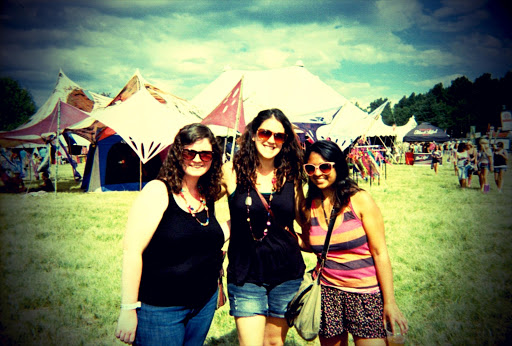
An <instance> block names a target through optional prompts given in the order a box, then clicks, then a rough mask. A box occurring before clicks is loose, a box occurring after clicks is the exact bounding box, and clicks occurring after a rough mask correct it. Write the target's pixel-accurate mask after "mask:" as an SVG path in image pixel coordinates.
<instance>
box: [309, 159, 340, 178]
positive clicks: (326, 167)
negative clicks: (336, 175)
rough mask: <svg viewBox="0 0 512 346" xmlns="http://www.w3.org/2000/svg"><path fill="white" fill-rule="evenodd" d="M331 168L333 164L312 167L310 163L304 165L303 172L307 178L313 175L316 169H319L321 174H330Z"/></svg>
mask: <svg viewBox="0 0 512 346" xmlns="http://www.w3.org/2000/svg"><path fill="white" fill-rule="evenodd" d="M333 166H334V162H324V163H321V164H319V165H314V164H312V163H306V164H305V165H304V171H305V172H306V174H307V175H309V176H311V175H313V174H315V172H316V170H317V169H319V170H320V172H321V173H322V174H329V173H331V171H332V167H333Z"/></svg>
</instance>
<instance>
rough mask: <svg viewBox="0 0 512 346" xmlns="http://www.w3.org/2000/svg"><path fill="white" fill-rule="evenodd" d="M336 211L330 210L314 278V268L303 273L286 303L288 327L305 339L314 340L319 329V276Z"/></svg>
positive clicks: (320, 307)
mask: <svg viewBox="0 0 512 346" xmlns="http://www.w3.org/2000/svg"><path fill="white" fill-rule="evenodd" d="M335 215H336V213H335V210H334V208H333V210H332V211H331V220H330V222H329V228H328V229H327V234H326V236H325V242H324V247H323V250H322V255H321V257H320V259H319V261H320V268H319V270H318V275H317V277H316V279H313V273H314V271H315V269H312V270H310V271H308V272H306V273H305V274H304V279H303V280H302V283H301V285H300V287H299V290H298V291H297V293H296V294H295V296H294V297H293V299H292V300H291V301H290V302H289V303H288V306H287V308H286V313H285V315H284V317H285V318H286V321H287V322H288V326H289V327H295V329H296V330H297V333H298V334H299V335H300V336H301V337H302V338H303V339H304V340H306V341H311V340H314V339H315V338H316V337H317V336H318V332H319V330H320V320H321V318H322V294H321V293H322V292H321V291H322V290H321V285H320V276H321V273H322V269H323V268H324V265H325V259H326V257H327V252H328V251H329V243H330V240H331V234H332V229H333V227H334V222H335V221H336V216H335Z"/></svg>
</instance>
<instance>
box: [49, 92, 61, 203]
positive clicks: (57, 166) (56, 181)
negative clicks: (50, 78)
mask: <svg viewBox="0 0 512 346" xmlns="http://www.w3.org/2000/svg"><path fill="white" fill-rule="evenodd" d="M57 102H58V103H59V108H58V110H57V137H56V139H57V140H56V142H57V143H56V144H57V149H56V150H55V196H57V184H58V180H59V150H60V146H59V132H60V98H59V100H58V101H57ZM51 155H52V148H51V146H50V164H51Z"/></svg>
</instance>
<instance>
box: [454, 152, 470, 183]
mask: <svg viewBox="0 0 512 346" xmlns="http://www.w3.org/2000/svg"><path fill="white" fill-rule="evenodd" d="M455 158H456V160H455V162H456V164H457V166H456V169H457V173H458V177H459V184H460V187H461V188H463V189H465V188H466V187H467V181H468V164H469V155H468V152H467V150H466V143H464V142H460V143H459V146H458V148H457V152H456V153H455Z"/></svg>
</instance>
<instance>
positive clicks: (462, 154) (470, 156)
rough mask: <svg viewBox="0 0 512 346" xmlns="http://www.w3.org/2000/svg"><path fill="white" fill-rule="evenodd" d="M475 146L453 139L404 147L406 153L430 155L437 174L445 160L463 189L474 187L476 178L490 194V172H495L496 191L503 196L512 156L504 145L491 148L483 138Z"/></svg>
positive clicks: (499, 144) (494, 144)
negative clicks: (509, 158) (509, 157)
mask: <svg viewBox="0 0 512 346" xmlns="http://www.w3.org/2000/svg"><path fill="white" fill-rule="evenodd" d="M475 143H476V145H475V144H474V143H473V141H472V140H467V141H464V140H452V141H447V142H444V143H435V142H415V143H404V144H403V145H404V147H405V149H404V150H405V151H406V152H410V153H413V154H430V155H431V158H432V165H431V167H432V169H433V170H434V172H435V174H437V173H438V170H439V168H438V167H439V165H440V164H442V163H443V161H446V162H447V163H452V164H453V168H454V171H455V176H457V178H458V180H459V185H460V187H461V188H463V189H465V188H469V187H471V186H473V184H474V183H473V178H475V177H478V184H479V186H478V187H479V189H480V191H481V192H482V193H489V192H490V191H491V184H490V183H489V179H490V178H489V177H488V176H489V173H493V174H494V181H495V184H496V190H497V191H498V193H501V192H502V191H503V183H504V176H505V172H506V171H507V163H508V154H507V150H506V149H505V147H504V144H503V142H502V141H495V143H493V145H492V147H491V144H490V143H489V139H488V138H485V137H482V138H479V139H477V140H476V141H475ZM475 179H476V178H475Z"/></svg>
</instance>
